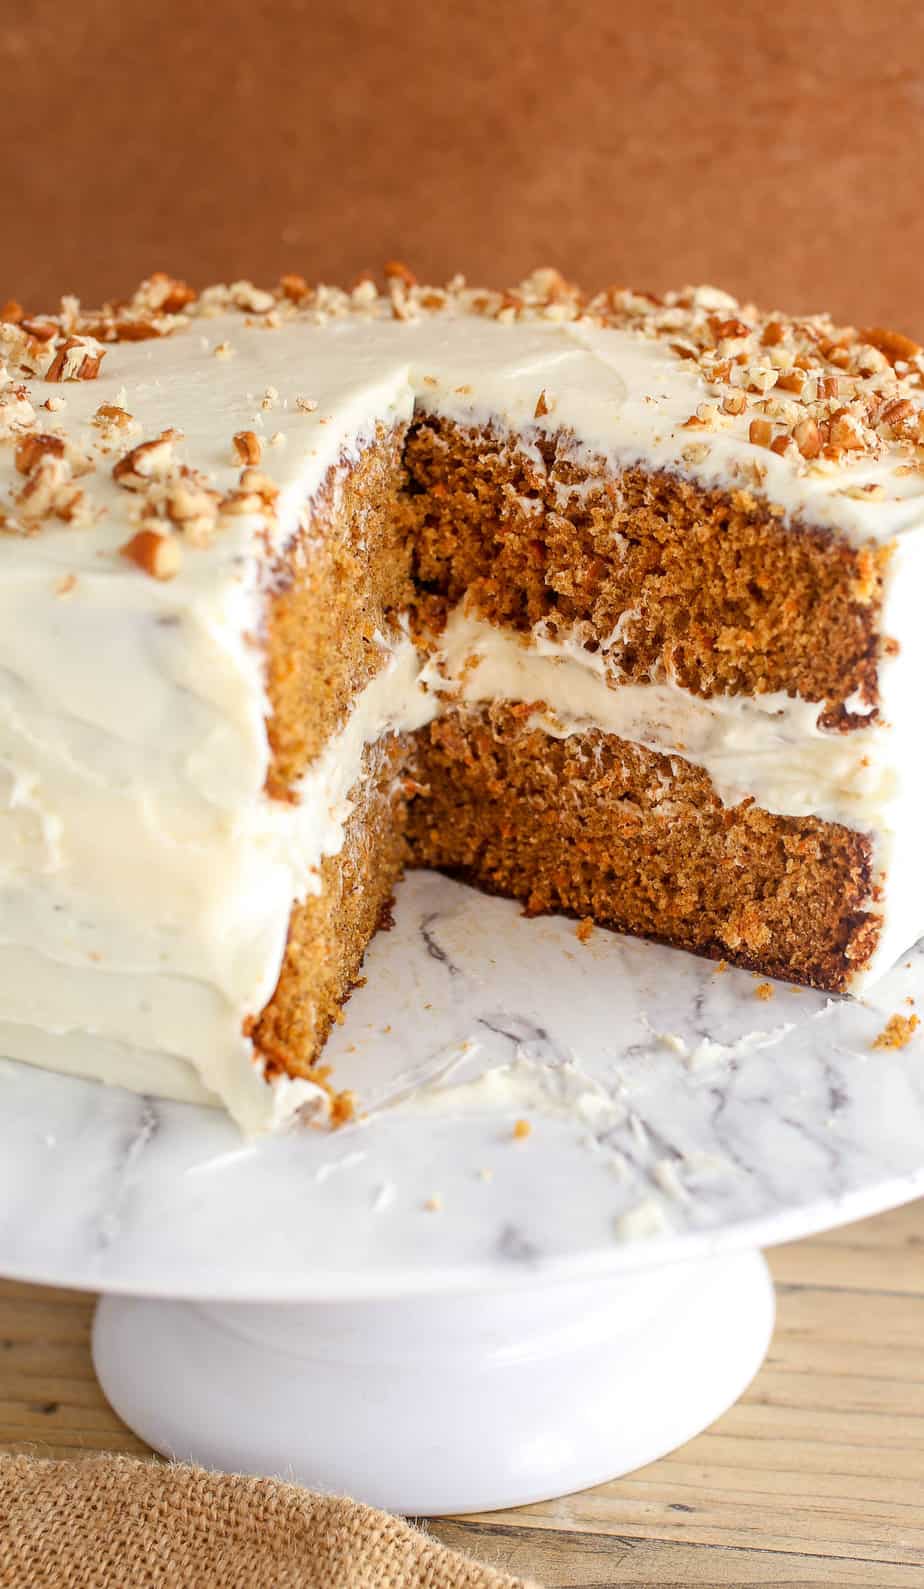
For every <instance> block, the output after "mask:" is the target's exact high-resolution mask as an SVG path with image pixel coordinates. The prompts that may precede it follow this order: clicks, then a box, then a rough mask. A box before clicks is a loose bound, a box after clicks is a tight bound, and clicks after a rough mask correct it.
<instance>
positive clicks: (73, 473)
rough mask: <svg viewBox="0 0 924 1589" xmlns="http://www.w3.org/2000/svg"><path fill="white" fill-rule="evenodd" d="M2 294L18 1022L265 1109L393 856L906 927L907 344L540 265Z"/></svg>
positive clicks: (5, 964) (163, 279)
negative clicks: (498, 282)
mask: <svg viewBox="0 0 924 1589" xmlns="http://www.w3.org/2000/svg"><path fill="white" fill-rule="evenodd" d="M2 317H3V318H2V323H0V356H2V371H0V438H2V446H0V529H2V531H3V533H2V535H0V567H2V576H3V577H2V580H0V768H2V774H0V776H2V780H3V798H2V803H0V1053H4V1054H7V1055H10V1056H12V1057H14V1058H18V1059H22V1060H27V1061H30V1062H32V1063H35V1064H38V1065H44V1066H48V1067H50V1068H52V1069H57V1070H68V1071H73V1072H76V1073H78V1074H81V1075H85V1076H94V1077H102V1078H105V1079H107V1080H110V1081H114V1082H118V1083H121V1084H123V1085H126V1086H129V1087H135V1088H138V1089H143V1090H146V1091H151V1092H155V1093H159V1094H163V1095H167V1096H174V1097H180V1098H196V1099H203V1098H208V1099H209V1100H212V1101H215V1100H219V1101H221V1102H223V1103H224V1104H225V1105H226V1106H227V1108H228V1109H229V1110H230V1111H231V1113H232V1114H233V1116H234V1117H235V1119H237V1120H238V1121H239V1122H240V1124H241V1125H242V1126H243V1127H244V1128H245V1129H246V1130H249V1131H254V1130H266V1129H270V1128H272V1127H274V1126H275V1125H277V1124H279V1123H281V1122H284V1121H285V1120H287V1119H290V1118H291V1117H293V1116H294V1115H301V1116H305V1115H309V1114H313V1115H315V1116H318V1117H321V1116H326V1117H328V1118H333V1119H335V1120H336V1119H337V1118H339V1117H341V1116H342V1115H343V1114H344V1113H345V1112H346V1111H347V1110H348V1109H349V1106H350V1105H349V1100H348V1099H346V1098H344V1097H342V1096H338V1095H337V1092H336V1088H335V1085H334V1084H333V1083H332V1079H331V1078H330V1076H329V1074H328V1073H327V1071H326V1069H325V1067H324V1064H323V1054H322V1050H323V1045H324V1041H325V1037H326V1035H327V1033H328V1031H329V1029H330V1026H331V1024H332V1022H333V1021H334V1020H335V1019H336V1018H337V1015H338V1012H339V1010H340V1007H341V1005H342V1003H343V1001H344V999H345V998H346V996H347V994H348V992H349V989H350V987H351V985H352V984H353V983H354V981H355V979H356V977H357V975H358V972H359V967H360V964H361V961H362V956H363V953H364V950H365V948H366V945H367V944H368V942H369V939H370V937H371V936H372V934H373V933H374V932H375V930H376V926H377V924H378V923H379V921H380V920H381V918H382V915H383V912H384V911H385V910H386V909H387V906H388V902H389V900H390V898H391V896H392V892H393V889H394V886H395V883H396V880H397V879H398V877H399V875H400V873H401V870H402V868H403V867H405V866H407V865H424V866H433V867H438V868H442V869H445V870H447V871H449V872H451V873H453V874H455V875H457V876H459V877H461V878H465V879H467V880H469V881H470V882H472V883H475V884H476V885H478V886H480V887H482V888H485V889H489V890H494V891H497V892H500V893H504V894H507V895H511V896H513V897H515V898H518V899H520V900H522V901H523V903H524V905H525V908H526V909H527V910H528V911H531V912H539V911H554V910H558V911H567V912H571V913H574V914H575V915H576V916H578V917H580V918H582V919H583V920H585V921H588V922H591V921H593V922H599V923H601V924H604V925H608V926H611V927H616V928H619V929H621V930H623V931H626V932H630V933H636V934H640V935H643V936H645V937H649V938H654V939H659V940H661V941H663V942H666V943H669V944H674V945H678V946H680V947H682V948H684V949H687V950H692V951H694V952H696V953H699V954H705V955H711V956H715V957H717V958H722V959H725V960H728V961H732V962H734V963H736V964H738V965H742V966H746V967H750V968H751V969H753V970H754V971H758V972H761V973H763V974H766V975H770V976H775V977H785V978H790V979H793V980H795V981H799V982H804V983H807V984H809V985H811V986H814V987H818V988H827V989H831V990H832V991H835V992H856V991H858V990H860V989H862V988H863V987H864V986H865V985H866V984H868V983H869V982H870V980H871V979H872V978H874V977H875V976H877V975H878V974H880V973H881V972H882V971H883V970H885V969H886V968H887V967H888V966H889V964H890V963H891V962H892V961H893V960H894V959H895V958H896V957H897V955H898V954H899V953H900V952H901V951H902V950H904V949H906V948H907V947H908V946H909V944H910V943H911V942H913V941H914V939H915V938H916V937H917V936H918V934H919V933H920V932H921V930H922V929H924V905H922V903H921V885H922V881H924V878H922V848H921V846H922V841H921V837H920V832H921V819H920V800H921V794H922V788H924V783H922V778H921V774H920V771H919V761H920V752H919V749H918V741H919V731H918V715H919V706H918V701H917V699H916V695H917V693H918V690H919V682H918V681H919V680H920V679H921V678H924V655H922V651H924V623H922V621H921V616H920V614H919V613H918V611H917V607H918V603H919V600H920V595H921V593H922V591H924V392H922V374H924V357H922V353H921V350H920V349H919V348H918V347H917V345H916V344H915V343H913V342H912V341H911V340H910V339H908V338H907V337H905V336H902V335H900V334H898V333H895V332H892V331H889V330H885V329H883V328H879V327H873V328H870V329H866V330H855V329H851V328H842V327H839V326H835V325H834V324H833V323H832V322H831V321H830V320H829V319H828V318H827V317H825V316H814V317H795V318H794V317H791V316H787V315H783V314H765V313H761V312H759V311H758V310H756V309H755V308H753V307H752V306H750V305H742V304H739V303H737V302H736V301H735V300H734V299H733V298H731V297H729V296H728V295H727V294H726V293H724V292H719V291H717V290H715V289H713V288H700V289H696V290H686V291H683V292H677V293H668V294H666V295H665V296H663V297H654V296H652V295H650V294H637V293H634V292H631V291H628V290H625V289H621V288H611V289H609V290H607V291H605V292H603V293H600V294H598V295H597V296H595V297H592V298H587V297H585V296H583V295H582V294H581V293H580V292H578V291H577V290H576V289H575V288H573V287H571V286H570V285H569V284H568V283H566V282H565V281H564V280H563V279H562V277H561V276H560V275H559V274H558V273H557V272H555V271H551V270H543V271H537V272H536V273H535V274H534V275H533V276H532V277H530V278H529V279H528V280H527V281H526V282H524V283H523V284H522V285H521V286H520V287H519V288H517V289H516V290H514V291H510V292H504V293H501V292H493V291H488V290H481V289H473V288H469V287H467V286H466V285H465V284H464V282H462V281H461V280H456V281H454V282H452V283H451V284H450V285H449V287H448V288H445V289H443V288H431V287H422V286H419V285H417V283H416V282H415V281H414V279H413V277H412V276H411V274H410V273H409V272H408V271H407V270H406V269H405V268H404V267H403V266H398V265H395V266H392V267H389V268H388V270H387V272H386V279H385V284H384V288H383V289H382V290H380V289H379V288H378V287H377V286H376V285H375V283H374V282H373V281H372V280H370V279H363V280H361V281H360V282H359V283H358V284H357V285H356V286H355V287H354V288H353V289H352V291H349V292H346V291H340V290H338V289H334V288H329V287H309V286H308V285H307V284H306V283H305V281H303V280H302V279H301V278H299V277H292V276H290V277H286V278H285V279H284V280H283V281H282V283H281V284H280V286H279V287H278V288H277V289H275V290H274V291H263V290H261V289H258V288H255V287H254V286H252V285H251V284H249V283H241V282H238V283H235V284H232V285H231V286H223V287H215V288H210V289H208V290H206V291H204V292H202V293H199V294H196V293H194V292H193V291H192V290H191V289H189V288H188V287H186V286H185V285H184V284H183V283H180V282H177V281H174V280H173V279H171V278H169V277H167V276H163V275H157V276H153V277H152V278H151V279H150V280H149V281H147V282H145V283H144V284H143V285H142V287H141V288H140V289H139V291H138V292H137V293H136V294H135V295H134V297H132V298H131V299H130V300H127V301H126V302H123V303H118V304H110V305H107V306H105V307H104V308H103V309H102V310H99V311H96V312H88V311H85V310H82V309H81V307H80V306H79V304H78V303H77V302H76V301H75V300H73V299H68V298H66V299H64V300H63V302H62V304H61V306H60V309H59V311H58V312H57V313H56V314H41V315H32V314H26V313H24V312H23V311H22V309H21V308H20V307H19V306H18V305H16V304H7V305H6V306H5V308H4V309H3V311H2Z"/></svg>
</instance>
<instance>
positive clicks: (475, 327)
mask: <svg viewBox="0 0 924 1589" xmlns="http://www.w3.org/2000/svg"><path fill="white" fill-rule="evenodd" d="M3 313H4V314H5V318H3V319H0V356H2V366H0V438H4V439H5V440H6V441H7V442H8V443H9V444H10V445H8V446H7V447H6V448H3V449H0V528H2V530H4V531H5V532H6V533H7V536H8V537H10V538H11V539H15V540H19V539H20V538H22V537H26V538H29V537H32V536H33V535H34V533H35V532H36V531H37V530H38V529H39V528H41V529H42V530H43V532H45V533H46V534H47V532H49V531H50V532H57V531H63V530H64V528H65V527H68V528H69V529H71V530H73V529H79V528H83V529H84V530H92V531H94V533H93V534H92V535H90V536H89V537H85V539H84V548H83V555H81V556H79V560H80V561H82V562H83V561H85V560H86V558H88V557H92V558H93V559H94V560H96V559H98V558H99V557H100V555H103V556H105V555H107V554H118V553H122V552H124V553H125V554H126V557H127V559H128V561H130V562H134V563H135V564H136V565H138V566H140V567H141V568H142V569H143V570H144V571H145V572H147V573H149V574H153V575H155V576H157V577H158V578H161V579H166V578H172V577H175V576H176V575H177V574H178V573H179V572H180V571H181V569H182V568H183V567H184V565H188V564H189V563H190V561H191V559H189V558H188V557H187V556H186V553H187V551H188V550H189V549H190V548H194V549H197V550H202V549H207V548H214V549H215V550H216V551H217V553H218V556H219V559H220V560H221V561H222V562H226V561H227V560H228V557H229V555H232V556H237V555H238V554H239V553H240V551H241V549H242V545H244V544H247V545H251V546H253V545H257V546H259V545H265V543H266V536H267V531H269V538H270V544H271V545H272V544H276V545H278V544H280V543H284V542H285V540H286V538H287V537H288V535H289V534H291V533H292V531H293V530H294V528H295V527H296V525H297V523H298V521H299V516H300V514H301V512H302V509H303V506H304V502H305V500H306V497H309V496H310V494H311V492H312V490H313V489H315V488H316V486H317V485H318V483H319V481H320V480H321V479H322V478H323V475H324V473H325V472H326V470H327V468H328V467H329V466H330V464H331V463H332V462H335V461H336V459H337V457H338V456H339V455H341V454H342V453H343V452H344V451H349V450H350V449H351V447H352V446H353V445H354V444H355V442H356V439H357V437H358V436H360V435H362V434H363V433H367V434H368V433H369V431H370V428H372V427H374V424H375V423H376V422H377V421H379V420H384V421H386V422H388V421H392V420H394V419H395V418H407V417H409V415H410V413H411V412H412V411H413V409H414V407H415V405H416V406H417V407H420V408H423V409H426V410H429V411H433V412H437V413H440V414H444V415H447V416H449V417H453V418H456V419H459V420H461V421H463V422H465V421H469V422H473V423H474V422H477V423H483V422H485V421H486V420H494V421H495V422H499V423H500V424H502V425H505V426H509V427H510V428H511V429H514V430H515V431H516V432H517V434H518V435H520V436H521V437H523V438H524V441H525V443H526V445H530V443H531V441H535V440H536V439H538V438H539V437H540V436H541V435H542V434H543V433H545V434H549V433H553V432H558V431H565V432H573V433H574V435H575V437H576V444H578V443H579V444H580V446H581V447H582V448H583V449H584V451H585V452H587V451H590V452H593V453H596V454H598V455H600V456H601V457H603V458H605V459H607V460H609V461H610V462H611V463H613V464H615V465H616V466H619V465H627V464H630V463H639V462H641V463H642V464H645V465H647V466H649V467H651V468H660V469H667V470H671V471H676V472H678V473H680V474H683V475H687V476H689V477H691V478H693V479H695V480H697V481H699V482H700V483H702V484H704V485H706V486H710V487H715V486H718V487H720V488H725V489H729V490H743V491H746V492H748V493H750V494H751V495H752V496H756V497H757V498H758V499H764V500H766V501H767V503H768V506H769V509H770V511H771V512H772V513H773V514H774V516H777V517H786V518H789V519H792V520H794V521H795V522H802V523H806V524H814V525H821V526H823V527H826V528H829V529H831V530H832V531H834V532H835V533H841V534H844V535H846V536H848V537H849V538H850V539H852V540H854V541H864V540H871V539H875V540H885V539H888V538H889V537H891V536H893V535H894V534H898V533H902V532H905V531H908V530H911V529H915V528H918V527H919V526H921V524H922V523H924V353H922V350H921V349H920V348H919V347H918V346H917V345H916V344H915V343H913V342H911V341H910V339H908V338H907V337H904V336H902V335H900V334H899V333H896V332H892V331H887V330H884V329H882V328H872V329H869V330H865V331H856V330H854V329H852V328H841V327H837V326H835V325H834V324H833V323H832V322H831V321H830V320H829V319H828V318H827V317H826V316H812V317H792V316H784V315H780V314H764V313H761V312H759V311H758V310H756V309H755V308H753V306H750V305H741V304H739V303H737V302H736V301H735V300H734V299H733V298H731V297H730V296H729V295H728V294H726V293H723V292H720V291H718V290H716V289H714V288H708V287H705V288H696V289H685V290H684V291H682V292H677V293H669V294H666V295H665V296H664V297H662V298H656V297H653V296H651V295H647V294H637V293H633V292H631V291H629V290H627V289H619V288H610V289H608V290H607V291H605V292H603V293H600V294H598V295H597V296H595V297H593V298H589V299H588V298H585V297H584V296H582V294H581V293H580V292H579V291H578V290H577V289H576V288H573V287H571V286H570V285H569V284H568V283H567V282H565V281H564V279H563V278H562V277H561V276H560V275H559V274H558V273H557V272H556V271H553V270H541V271H537V272H535V273H534V275H533V276H531V277H530V278H528V280H527V281H526V282H524V283H523V284H522V285H521V286H520V287H519V288H517V289H514V290H512V291H508V292H492V291H489V290H486V289H481V288H469V287H466V286H465V284H464V283H463V282H462V280H461V279H457V280H456V281H454V282H452V283H451V284H450V285H449V286H448V287H447V288H434V287H424V286H418V285H417V284H416V282H415V281H414V279H413V277H412V276H411V275H410V273H409V272H408V271H407V270H406V269H405V268H404V267H403V266H397V265H393V266H390V267H388V268H387V271H386V289H385V291H384V292H379V290H378V289H377V287H376V285H375V283H374V282H373V281H372V280H371V279H363V280H361V281H360V282H359V283H358V284H357V285H356V286H355V287H354V288H353V290H352V291H351V292H344V291H341V290H340V289H337V288H331V287H323V286H321V287H315V288H309V287H308V286H307V284H306V283H305V282H304V281H303V280H302V279H301V278H300V277H293V276H288V277H285V278H284V279H283V281H282V282H281V284H280V286H279V287H278V288H277V289H275V290H274V291H272V292H269V291H264V290H262V289H259V288H256V287H254V286H252V285H251V284H250V283H245V282H238V283H235V284H233V285H231V286H220V287H211V288H208V289H206V290H205V291H204V292H202V293H200V294H198V295H197V294H196V293H194V292H193V291H192V289H190V288H188V287H187V286H185V284H183V283H181V282H177V281H175V280H173V279H172V278H170V277H168V276H165V275H157V276H153V277H152V278H151V279H150V280H149V281H147V282H145V283H143V284H142V286H141V287H140V288H139V289H138V291H137V292H136V293H135V294H134V296H133V297H132V298H131V299H129V300H127V301H126V302H125V303H121V304H110V305H107V306H105V307H104V308H103V309H102V310H99V311H93V312H88V311H84V310H82V309H81V308H80V306H79V304H78V303H77V302H76V300H73V299H64V300H63V302H62V305H61V308H60V311H59V312H58V313H57V314H55V315H35V316H34V315H27V314H25V313H24V312H23V311H22V310H21V309H20V307H19V306H18V305H15V304H8V305H7V306H6V308H5V310H4V311H3ZM229 530H231V531H235V532H236V533H233V534H231V536H230V540H227V532H228V531H229ZM259 536H262V537H263V541H262V542H260V541H258V540H256V539H255V537H259ZM68 540H69V542H70V545H69V549H68V553H67V555H68V556H69V557H70V558H71V559H72V560H73V558H74V557H75V556H78V555H79V554H78V553H77V548H76V545H75V544H74V540H73V537H72V536H70V535H69V536H68ZM222 541H226V544H225V545H224V547H223V549H221V550H218V548H219V543H221V542H222ZM2 544H3V542H2V541H0V546H2ZM232 548H233V551H232ZM0 555H3V554H2V551H0ZM192 561H196V560H195V559H192ZM204 562H205V563H211V562H212V559H211V558H208V559H205V560H204ZM94 566H95V567H98V566H99V565H98V562H96V561H94ZM204 571H205V570H204V567H203V568H200V569H199V571H198V575H197V576H196V577H199V576H201V575H202V574H204ZM187 572H188V568H187ZM184 577H185V575H184Z"/></svg>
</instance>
